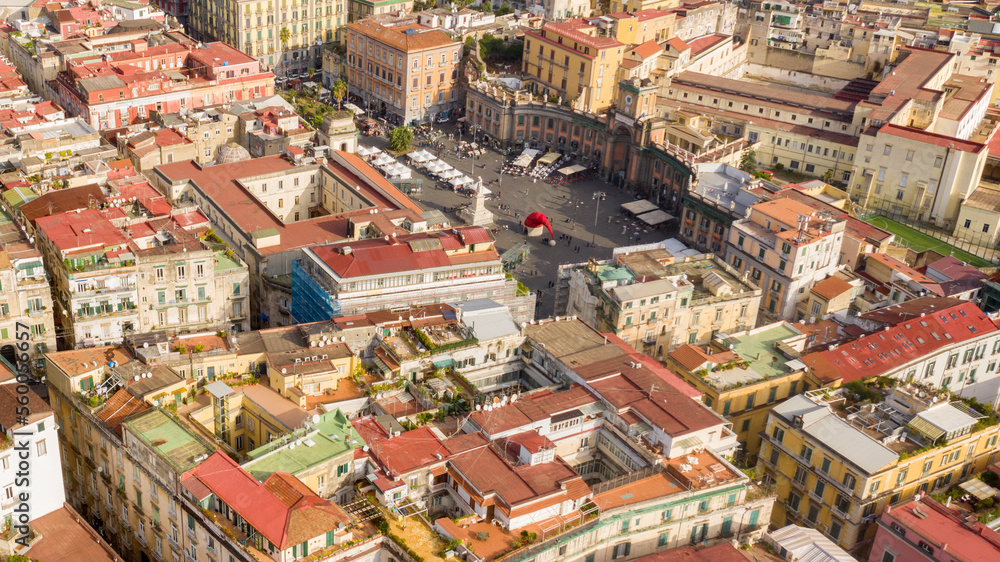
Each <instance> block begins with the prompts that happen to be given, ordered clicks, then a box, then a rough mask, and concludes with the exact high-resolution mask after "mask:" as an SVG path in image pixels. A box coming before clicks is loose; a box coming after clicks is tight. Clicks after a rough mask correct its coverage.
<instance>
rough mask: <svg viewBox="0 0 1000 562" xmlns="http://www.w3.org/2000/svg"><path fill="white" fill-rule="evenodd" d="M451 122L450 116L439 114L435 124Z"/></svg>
mask: <svg viewBox="0 0 1000 562" xmlns="http://www.w3.org/2000/svg"><path fill="white" fill-rule="evenodd" d="M448 121H449V119H448V116H447V115H445V114H444V113H439V114H438V116H437V118H436V119H434V122H435V123H447V122H448Z"/></svg>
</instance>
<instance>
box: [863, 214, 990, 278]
mask: <svg viewBox="0 0 1000 562" xmlns="http://www.w3.org/2000/svg"><path fill="white" fill-rule="evenodd" d="M865 222H867V223H868V224H870V225H872V226H875V227H878V228H881V229H882V230H885V231H887V232H891V233H893V234H895V235H896V239H897V241H898V242H899V243H900V244H903V245H905V246H906V247H907V248H909V249H911V250H913V251H914V252H923V251H924V250H934V251H935V252H938V253H941V254H944V255H946V256H947V255H951V256H954V257H956V258H958V259H960V260H962V261H964V262H967V263H969V264H971V265H973V266H975V267H991V266H993V265H995V264H994V263H992V262H990V261H989V260H987V259H984V258H981V257H979V256H976V255H974V254H970V253H969V252H966V251H965V250H961V249H959V248H956V247H955V246H952V245H951V244H949V243H947V242H944V241H942V240H939V239H937V238H934V237H933V236H930V235H929V234H924V233H923V232H920V231H919V230H914V229H912V228H910V227H908V226H906V225H904V224H901V223H898V222H896V221H894V220H892V219H887V218H885V217H879V216H873V217H868V218H867V219H865Z"/></svg>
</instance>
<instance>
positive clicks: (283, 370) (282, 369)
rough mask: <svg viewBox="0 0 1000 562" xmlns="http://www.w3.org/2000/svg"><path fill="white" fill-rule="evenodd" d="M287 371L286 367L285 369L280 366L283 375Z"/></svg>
mask: <svg viewBox="0 0 1000 562" xmlns="http://www.w3.org/2000/svg"><path fill="white" fill-rule="evenodd" d="M287 372H288V369H286V368H284V367H282V368H281V374H282V375H284V374H285V373H287Z"/></svg>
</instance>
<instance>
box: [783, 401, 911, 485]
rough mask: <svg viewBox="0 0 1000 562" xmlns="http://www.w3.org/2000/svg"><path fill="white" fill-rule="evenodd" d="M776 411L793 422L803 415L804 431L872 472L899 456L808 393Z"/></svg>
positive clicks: (862, 468) (785, 402) (785, 403)
mask: <svg viewBox="0 0 1000 562" xmlns="http://www.w3.org/2000/svg"><path fill="white" fill-rule="evenodd" d="M773 412H774V413H775V414H777V415H779V416H781V417H782V418H784V419H786V420H788V421H789V422H791V421H792V420H793V419H794V418H795V417H796V416H801V417H802V428H801V431H802V432H803V433H805V434H806V435H808V436H810V437H812V438H813V439H815V440H816V442H817V443H822V444H823V446H824V447H825V448H826V449H828V450H830V451H833V452H835V453H837V454H838V455H840V456H841V457H843V458H845V459H847V460H848V461H850V462H851V463H853V464H854V465H855V466H857V467H859V468H860V469H861V470H864V471H866V472H867V473H869V474H874V473H875V472H878V471H879V470H881V469H882V468H884V467H885V466H887V465H888V464H889V463H891V462H893V461H894V460H896V459H898V458H899V455H898V454H897V453H896V452H895V451H893V450H892V449H890V448H888V447H886V446H885V445H883V444H881V443H879V442H878V441H875V440H874V439H872V438H871V437H869V436H868V435H866V434H865V433H864V432H863V431H861V430H860V429H858V428H856V427H854V426H853V425H851V424H849V423H847V422H846V421H844V420H843V419H841V418H840V417H839V416H837V414H835V413H833V412H832V411H831V410H830V409H829V407H827V406H821V405H819V404H816V403H815V402H813V401H812V400H809V399H808V398H806V397H804V396H801V395H799V396H793V397H792V398H789V399H788V400H785V401H784V402H782V403H781V404H779V405H777V406H775V408H774V410H773Z"/></svg>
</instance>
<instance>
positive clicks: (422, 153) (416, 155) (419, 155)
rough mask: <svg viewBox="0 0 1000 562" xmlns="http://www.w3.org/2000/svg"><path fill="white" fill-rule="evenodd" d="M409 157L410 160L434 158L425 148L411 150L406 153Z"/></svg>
mask: <svg viewBox="0 0 1000 562" xmlns="http://www.w3.org/2000/svg"><path fill="white" fill-rule="evenodd" d="M406 156H407V158H409V159H410V162H417V163H421V162H427V161H429V160H434V155H433V154H431V153H430V152H427V151H426V150H418V151H416V152H411V153H409V154H407V155H406Z"/></svg>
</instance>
